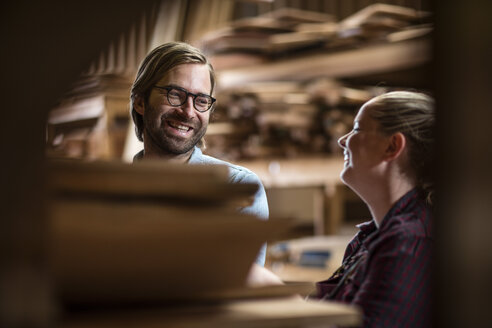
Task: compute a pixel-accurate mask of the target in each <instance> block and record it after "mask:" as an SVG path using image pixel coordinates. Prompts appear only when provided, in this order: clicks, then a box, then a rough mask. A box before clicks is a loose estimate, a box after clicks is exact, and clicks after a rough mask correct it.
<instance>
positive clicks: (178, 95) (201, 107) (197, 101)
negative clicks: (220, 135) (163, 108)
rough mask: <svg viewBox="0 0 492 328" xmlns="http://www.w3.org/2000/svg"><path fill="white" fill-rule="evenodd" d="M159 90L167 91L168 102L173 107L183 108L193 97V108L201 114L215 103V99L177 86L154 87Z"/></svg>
mask: <svg viewBox="0 0 492 328" xmlns="http://www.w3.org/2000/svg"><path fill="white" fill-rule="evenodd" d="M154 88H157V89H163V90H167V101H168V102H169V105H171V106H175V107H177V106H182V105H184V103H186V100H187V99H188V97H189V96H192V97H193V107H195V109H196V110H197V111H199V112H201V113H203V112H206V111H207V110H209V109H210V108H211V107H212V105H213V104H214V102H215V100H216V99H215V98H214V97H212V96H209V95H204V94H201V93H199V94H195V93H191V92H189V91H187V90H185V89H183V88H180V87H175V86H158V85H156V86H154Z"/></svg>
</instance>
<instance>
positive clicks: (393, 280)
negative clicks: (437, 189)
mask: <svg viewBox="0 0 492 328" xmlns="http://www.w3.org/2000/svg"><path fill="white" fill-rule="evenodd" d="M431 221H432V215H431V211H430V209H429V208H428V207H427V206H426V204H425V202H424V201H423V200H422V199H421V198H420V197H419V193H418V192H417V190H415V189H414V190H412V191H410V192H408V193H407V194H406V195H404V196H403V197H402V198H401V199H400V200H399V201H398V202H397V203H396V204H395V205H394V206H393V207H392V208H391V210H390V211H389V212H388V213H387V214H386V216H385V217H384V219H383V221H382V222H381V226H380V227H379V229H378V228H377V227H376V225H375V223H374V221H370V222H366V223H362V224H359V225H358V226H357V227H358V228H359V229H360V231H359V232H358V233H357V235H356V236H355V237H354V238H353V239H352V241H351V242H350V243H349V245H348V246H347V249H346V251H345V255H344V259H343V262H342V266H341V267H340V268H339V269H338V270H337V271H336V272H335V273H334V274H333V275H332V276H331V277H330V278H329V279H327V280H325V281H321V282H318V283H317V291H318V297H319V298H322V299H331V300H338V301H342V302H345V303H350V304H355V305H358V306H360V307H361V309H362V310H363V317H364V327H428V326H430V325H431V309H430V307H431V304H430V302H431V295H430V291H431V286H430V281H431V262H432V244H433V240H432V237H431Z"/></svg>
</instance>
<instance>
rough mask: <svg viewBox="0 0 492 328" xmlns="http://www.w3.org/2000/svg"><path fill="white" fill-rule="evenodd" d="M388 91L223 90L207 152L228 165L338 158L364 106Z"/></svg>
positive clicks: (255, 86) (325, 82)
mask: <svg viewBox="0 0 492 328" xmlns="http://www.w3.org/2000/svg"><path fill="white" fill-rule="evenodd" d="M385 90H386V88H367V87H366V88H362V87H351V86H347V85H344V84H342V83H341V82H338V81H335V80H331V79H324V78H322V79H315V80H312V81H309V82H307V83H299V82H293V81H275V82H273V81H272V82H261V83H260V82H259V83H249V84H247V85H245V86H242V87H238V88H228V89H223V90H221V92H220V93H219V94H218V97H219V99H221V101H220V103H219V104H218V105H217V108H216V110H215V112H214V114H213V117H212V119H211V122H212V123H210V125H209V129H208V132H207V134H206V136H205V141H206V145H207V148H206V150H205V151H206V152H207V153H208V154H210V155H213V156H218V157H220V158H227V159H230V160H244V159H254V158H293V157H299V156H301V157H305V156H317V155H333V154H339V153H340V148H339V147H338V146H337V144H336V141H337V140H338V138H340V137H341V136H342V135H343V134H345V133H347V132H348V131H349V130H350V128H351V127H352V124H353V118H354V115H355V113H356V111H357V110H358V108H359V107H360V105H362V104H363V103H364V102H366V101H367V100H369V99H370V98H371V97H373V96H374V95H376V94H379V93H382V92H384V91H385Z"/></svg>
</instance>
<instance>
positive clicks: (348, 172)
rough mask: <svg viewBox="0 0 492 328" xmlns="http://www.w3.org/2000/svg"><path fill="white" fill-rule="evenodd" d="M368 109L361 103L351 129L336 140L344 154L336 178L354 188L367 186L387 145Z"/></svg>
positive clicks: (369, 186)
mask: <svg viewBox="0 0 492 328" xmlns="http://www.w3.org/2000/svg"><path fill="white" fill-rule="evenodd" d="M371 111H372V108H371V105H370V104H365V105H363V106H362V107H361V109H360V110H359V112H358V113H357V116H356V117H355V119H354V127H353V129H352V131H350V132H349V133H347V134H346V135H344V136H343V137H341V138H340V139H339V140H338V144H339V145H340V147H342V149H343V156H344V157H343V159H344V168H343V170H342V172H341V173H340V178H341V179H342V181H343V182H344V183H345V184H346V185H347V186H349V187H351V188H352V189H353V190H354V191H358V190H361V191H362V190H363V189H364V188H371V184H373V183H374V181H376V180H375V179H374V178H376V177H377V175H378V172H380V167H381V165H380V164H381V163H383V159H384V153H385V149H386V147H387V145H388V140H389V137H387V136H385V135H384V134H383V133H382V132H381V130H380V128H379V123H378V122H377V121H376V120H374V119H373V118H372V117H371V116H370V114H371Z"/></svg>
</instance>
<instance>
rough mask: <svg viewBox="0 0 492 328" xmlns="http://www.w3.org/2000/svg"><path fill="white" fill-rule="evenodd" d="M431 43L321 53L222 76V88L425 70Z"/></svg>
mask: <svg viewBox="0 0 492 328" xmlns="http://www.w3.org/2000/svg"><path fill="white" fill-rule="evenodd" d="M431 54H432V53H431V39H430V38H428V37H426V38H418V39H412V40H405V41H399V42H385V43H378V44H371V45H367V46H364V47H361V48H357V49H350V50H345V51H339V52H331V53H317V54H311V55H306V56H302V57H296V58H292V59H283V60H278V61H272V62H268V63H263V64H259V65H253V66H246V67H239V68H232V69H225V70H221V71H219V72H218V81H219V82H218V85H219V87H220V88H229V87H237V86H240V85H243V84H245V83H251V82H265V81H272V80H295V81H304V80H309V79H313V78H317V77H329V78H348V77H355V76H366V75H370V74H381V73H385V72H392V71H399V70H404V69H409V68H414V67H419V66H422V65H424V64H426V63H428V62H430V59H431Z"/></svg>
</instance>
